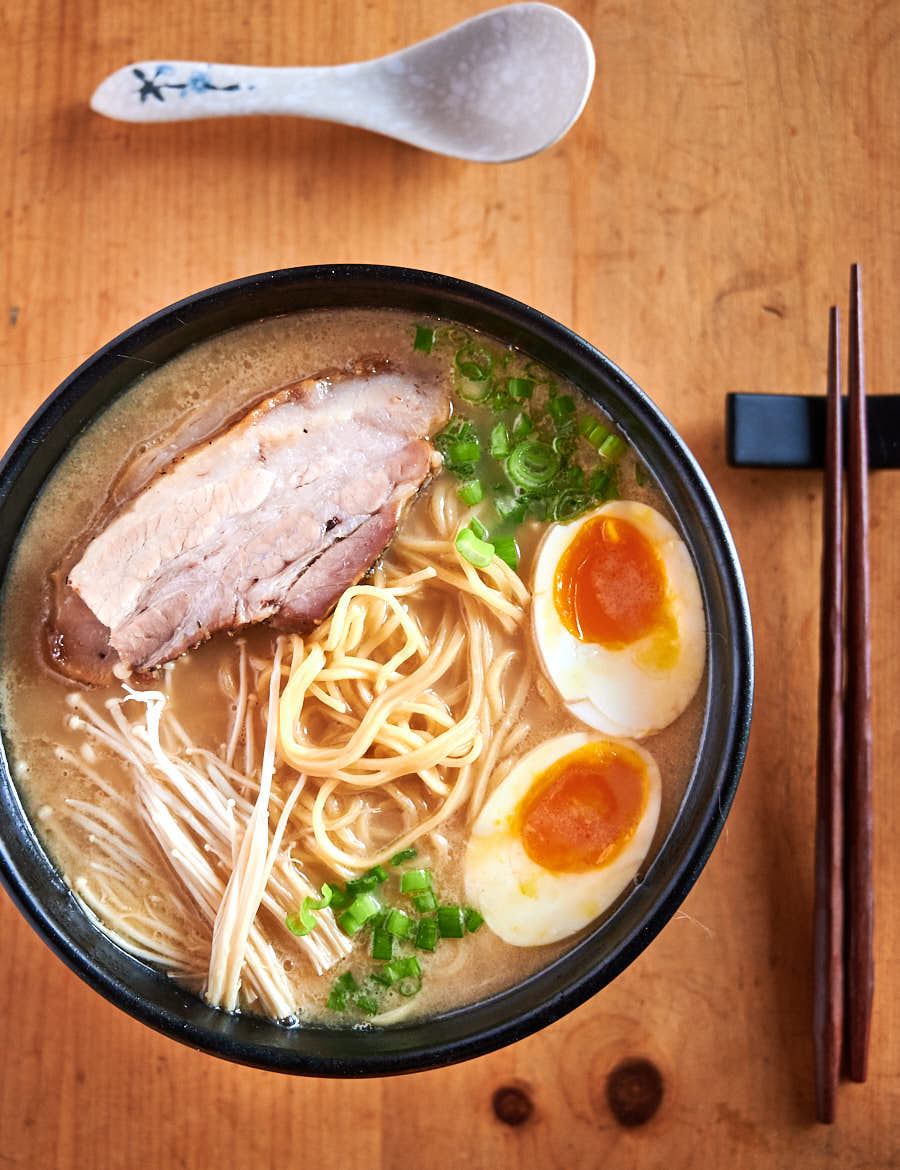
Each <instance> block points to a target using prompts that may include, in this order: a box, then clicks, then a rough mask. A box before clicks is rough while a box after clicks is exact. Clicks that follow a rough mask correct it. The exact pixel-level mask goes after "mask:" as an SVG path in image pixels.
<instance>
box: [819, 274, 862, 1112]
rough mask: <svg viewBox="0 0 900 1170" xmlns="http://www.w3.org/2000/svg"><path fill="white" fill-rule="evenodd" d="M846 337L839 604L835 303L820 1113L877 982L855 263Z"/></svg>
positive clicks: (824, 682) (823, 649)
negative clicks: (845, 449)
mask: <svg viewBox="0 0 900 1170" xmlns="http://www.w3.org/2000/svg"><path fill="white" fill-rule="evenodd" d="M848 340H849V344H848V371H847V384H848V416H847V432H848V459H847V528H846V532H847V590H846V610H845V604H844V567H843V544H844V540H843V535H844V522H843V520H844V517H843V470H844V457H843V435H842V422H841V353H840V314H839V312H838V310H837V308H835V307H832V309H831V313H830V319H829V337H828V396H827V408H826V448H825V491H824V499H823V525H822V532H823V547H822V603H821V627H820V676H819V745H818V761H817V779H816V853H815V924H814V964H815V986H814V997H813V1030H814V1046H815V1068H816V1117H817V1119H818V1120H819V1121H823V1122H832V1121H834V1118H835V1108H836V1098H837V1086H838V1079H839V1077H840V1074H841V1067H842V1064H843V1068H844V1071H845V1072H846V1074H847V1076H849V1078H850V1079H851V1080H854V1081H864V1080H865V1079H866V1071H867V1064H868V1053H869V1033H870V1028H871V1015H872V992H873V985H874V960H873V949H872V942H873V918H874V914H873V911H874V898H873V890H872V730H871V718H870V709H871V660H870V642H869V498H868V439H867V429H866V395H865V372H864V360H863V335H862V293H861V289H860V274H859V265H857V264H854V265H853V267H852V268H851V270H850V328H849V338H848ZM845 617H846V623H845V621H844V619H845ZM845 625H846V656H845V653H844V636H843V635H844V629H845Z"/></svg>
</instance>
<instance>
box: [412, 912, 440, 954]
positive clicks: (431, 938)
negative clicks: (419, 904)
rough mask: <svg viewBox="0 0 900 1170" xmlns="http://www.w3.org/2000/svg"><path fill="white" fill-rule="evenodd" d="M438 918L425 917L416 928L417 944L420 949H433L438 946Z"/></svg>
mask: <svg viewBox="0 0 900 1170" xmlns="http://www.w3.org/2000/svg"><path fill="white" fill-rule="evenodd" d="M437 935H438V927H437V919H435V918H423V919H422V920H421V921H420V922H419V925H418V927H417V929H416V946H417V947H418V948H419V950H420V951H433V950H434V948H435V947H436V946H437Z"/></svg>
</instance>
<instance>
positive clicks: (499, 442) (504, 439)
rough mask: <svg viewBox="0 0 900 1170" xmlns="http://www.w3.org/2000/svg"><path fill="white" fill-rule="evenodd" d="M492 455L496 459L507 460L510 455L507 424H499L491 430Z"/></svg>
mask: <svg viewBox="0 0 900 1170" xmlns="http://www.w3.org/2000/svg"><path fill="white" fill-rule="evenodd" d="M491 454H492V455H493V456H494V458H495V459H505V458H506V456H507V455H508V454H509V434H508V432H507V430H506V423H502V422H498V423H497V424H496V426H494V427H493V428H492V429H491Z"/></svg>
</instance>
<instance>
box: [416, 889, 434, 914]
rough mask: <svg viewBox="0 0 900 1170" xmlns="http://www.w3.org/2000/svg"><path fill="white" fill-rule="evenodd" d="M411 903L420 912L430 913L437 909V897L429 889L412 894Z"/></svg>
mask: <svg viewBox="0 0 900 1170" xmlns="http://www.w3.org/2000/svg"><path fill="white" fill-rule="evenodd" d="M413 905H414V906H415V908H416V909H417V910H418V911H419V913H420V914H430V913H431V911H432V910H437V898H436V897H435V896H434V893H433V892H432V891H431V890H426V891H425V893H424V894H414V895H413Z"/></svg>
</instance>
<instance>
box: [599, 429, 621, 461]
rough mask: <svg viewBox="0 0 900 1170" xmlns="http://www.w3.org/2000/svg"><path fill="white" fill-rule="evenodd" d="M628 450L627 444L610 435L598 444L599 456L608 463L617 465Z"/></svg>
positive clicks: (616, 436)
mask: <svg viewBox="0 0 900 1170" xmlns="http://www.w3.org/2000/svg"><path fill="white" fill-rule="evenodd" d="M627 450H628V444H627V443H626V442H625V440H624V439H621V438H619V436H618V435H610V436H609V437H608V438H606V439H604V440H603V442H602V443H601V444H600V447H599V451H600V454H601V455H602V456H603V458H604V459H606V460H607V461H608V462H609V463H617V462H618V461H619V460H620V459H621V458H622V456H623V455H624V454H625V452H626V451H627Z"/></svg>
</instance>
